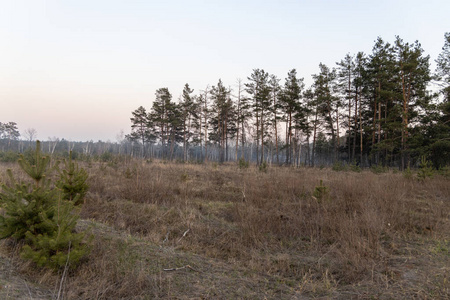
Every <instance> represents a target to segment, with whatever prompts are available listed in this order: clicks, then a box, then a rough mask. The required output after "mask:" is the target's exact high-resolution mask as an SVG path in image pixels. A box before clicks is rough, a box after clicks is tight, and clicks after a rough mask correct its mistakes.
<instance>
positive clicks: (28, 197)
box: [0, 141, 88, 268]
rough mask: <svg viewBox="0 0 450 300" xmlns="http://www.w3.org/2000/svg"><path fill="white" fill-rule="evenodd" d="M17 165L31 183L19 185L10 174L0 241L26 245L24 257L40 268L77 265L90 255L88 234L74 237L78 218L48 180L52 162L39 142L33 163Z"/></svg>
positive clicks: (1, 203)
mask: <svg viewBox="0 0 450 300" xmlns="http://www.w3.org/2000/svg"><path fill="white" fill-rule="evenodd" d="M18 163H19V165H20V167H21V169H22V170H23V171H24V172H25V173H26V174H27V175H28V176H29V177H30V179H31V181H32V182H31V183H30V182H28V183H27V182H25V183H23V182H17V181H16V180H15V179H14V177H13V174H12V171H11V170H8V171H7V174H8V176H9V178H10V183H9V184H3V185H2V190H1V193H0V207H1V208H2V210H3V213H2V214H1V215H0V238H1V239H4V238H9V237H11V238H14V239H16V240H21V241H24V242H25V245H24V246H23V247H22V251H21V255H22V257H24V258H29V259H31V260H32V261H34V262H35V263H36V264H37V265H39V266H47V267H51V268H59V267H63V266H64V265H66V264H68V263H71V264H72V265H73V264H76V263H77V262H78V261H79V260H80V259H81V257H83V256H84V255H86V254H87V252H88V247H87V245H86V244H85V243H83V242H84V240H85V233H84V232H80V233H75V225H76V222H77V220H78V218H79V215H78V213H77V212H76V211H75V210H74V204H73V203H71V202H70V201H66V200H64V199H63V198H62V191H61V190H60V189H59V188H57V187H54V186H53V185H52V184H51V181H50V180H49V179H48V178H50V177H51V176H49V175H50V172H51V171H52V168H50V167H49V166H50V158H49V157H48V156H44V155H42V154H41V150H40V143H39V141H38V142H37V143H36V151H35V155H34V158H33V160H32V162H31V163H30V161H27V160H26V159H24V157H23V156H21V158H20V159H19V162H18Z"/></svg>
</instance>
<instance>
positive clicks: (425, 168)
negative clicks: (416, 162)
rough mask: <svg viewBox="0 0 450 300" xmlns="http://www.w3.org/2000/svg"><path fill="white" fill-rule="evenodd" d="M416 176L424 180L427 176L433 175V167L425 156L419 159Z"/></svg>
mask: <svg viewBox="0 0 450 300" xmlns="http://www.w3.org/2000/svg"><path fill="white" fill-rule="evenodd" d="M417 177H418V178H419V179H420V180H425V179H427V178H428V177H429V178H431V177H433V167H432V164H431V162H430V161H428V160H427V159H426V158H425V156H422V157H421V160H420V169H419V171H418V172H417Z"/></svg>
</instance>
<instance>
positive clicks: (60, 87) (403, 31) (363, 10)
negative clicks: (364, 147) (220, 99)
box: [0, 0, 450, 142]
mask: <svg viewBox="0 0 450 300" xmlns="http://www.w3.org/2000/svg"><path fill="white" fill-rule="evenodd" d="M449 11H450V1H448V0H426V1H425V0H422V1H417V0H409V1H403V0H402V1H400V0H399V1H395V0H378V1H364V0H359V1H357V0H334V1H333V0H316V1H313V0H310V1H307V0H297V1H287V0H278V1H275V0H272V1H265V0H255V1H254V0H240V1H235V0H228V1H223V0H222V1H215V0H209V1H206V0H205V1H200V0H190V1H182V0H178V1H176V0H165V1H152V0H141V1H137V0H123V1H119V0H60V1H56V0H48V1H45V0H29V1H26V0H0V122H3V123H5V122H16V123H17V125H18V128H19V131H20V132H21V133H22V134H24V133H25V130H27V129H30V128H33V129H35V130H36V131H37V138H38V139H41V140H47V139H48V138H55V137H58V138H65V139H66V140H70V141H88V140H94V141H98V140H102V141H108V140H109V141H112V142H115V141H117V140H118V139H120V137H121V135H122V133H123V134H128V133H129V132H130V127H131V122H130V117H131V112H132V111H134V110H135V109H137V108H138V107H139V106H144V107H145V108H146V109H147V110H149V109H150V108H151V106H152V101H153V100H154V98H155V91H156V90H157V89H159V88H162V87H167V88H169V91H170V92H171V93H172V95H173V99H174V100H175V101H177V100H178V98H179V97H180V95H181V92H182V90H183V87H184V85H185V83H188V84H189V85H190V87H191V88H193V89H194V94H197V93H200V92H201V91H202V90H204V89H205V88H206V87H207V86H208V85H209V86H211V85H216V84H217V82H218V80H219V79H222V81H223V83H224V85H226V86H229V87H231V88H232V89H236V87H237V80H238V79H239V78H240V79H242V80H244V81H245V80H246V78H247V77H248V76H250V74H251V73H252V70H253V69H256V68H259V69H264V70H265V71H266V72H269V73H270V74H275V75H276V76H278V77H279V78H281V79H282V81H281V82H283V81H284V78H286V76H287V72H288V71H289V70H291V69H293V68H295V69H296V70H297V74H298V75H299V77H304V82H305V84H306V85H307V86H308V85H310V84H311V83H312V80H311V75H312V74H316V73H318V66H319V63H321V62H322V63H324V64H326V65H327V66H329V67H334V66H336V62H338V61H340V60H342V59H343V58H344V57H345V55H346V54H347V53H350V54H355V53H357V52H359V51H363V52H365V53H371V50H372V47H373V45H374V41H375V40H376V39H377V37H382V38H383V39H384V40H385V41H387V42H390V43H393V42H394V40H395V36H397V35H398V36H400V37H401V38H402V39H403V40H404V41H405V42H410V43H412V42H414V41H416V40H418V41H419V42H420V43H421V45H422V48H423V49H424V50H425V54H426V55H430V61H431V63H432V64H431V66H432V70H434V68H435V64H434V60H435V59H436V58H437V56H438V55H439V53H440V52H441V49H442V46H443V45H444V33H445V32H450V18H449V17H448V12H449Z"/></svg>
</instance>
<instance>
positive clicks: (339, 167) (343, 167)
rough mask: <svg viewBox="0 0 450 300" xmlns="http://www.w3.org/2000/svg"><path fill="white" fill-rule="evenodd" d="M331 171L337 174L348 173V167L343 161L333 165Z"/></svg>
mask: <svg viewBox="0 0 450 300" xmlns="http://www.w3.org/2000/svg"><path fill="white" fill-rule="evenodd" d="M331 169H332V170H333V171H336V172H340V171H347V166H346V165H344V163H343V162H342V161H337V162H335V163H334V164H333V167H332V168H331Z"/></svg>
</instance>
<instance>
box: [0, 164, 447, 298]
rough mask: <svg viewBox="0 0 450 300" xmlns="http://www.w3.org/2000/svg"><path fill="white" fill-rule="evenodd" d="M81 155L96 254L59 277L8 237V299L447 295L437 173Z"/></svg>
mask: <svg viewBox="0 0 450 300" xmlns="http://www.w3.org/2000/svg"><path fill="white" fill-rule="evenodd" d="M81 164H82V166H83V167H84V168H85V169H86V170H87V171H88V173H89V175H90V177H89V185H90V190H89V193H88V196H87V198H86V201H85V203H84V205H83V207H82V210H81V218H82V220H80V222H79V227H80V228H84V229H85V228H88V229H89V230H91V231H92V234H93V235H94V237H95V238H94V240H93V247H92V252H91V254H90V256H89V257H88V259H87V260H86V261H85V262H84V264H83V265H81V267H79V268H78V269H76V270H73V271H71V272H70V274H69V276H68V277H66V279H65V280H64V281H63V282H62V285H60V283H61V282H60V281H61V275H62V274H52V273H51V272H48V271H42V270H37V269H35V268H34V267H33V266H32V265H31V264H30V263H27V262H23V261H22V260H20V259H19V258H18V255H17V247H15V245H14V243H11V242H10V241H2V244H1V245H2V246H1V251H0V255H1V260H0V265H1V266H2V268H4V266H5V265H6V264H8V266H9V267H8V268H7V269H8V270H13V271H10V272H9V274H10V275H8V274H7V273H8V272H7V273H2V276H1V277H0V283H1V285H2V289H0V296H2V298H5V296H6V295H8V297H11V299H14V298H17V297H19V298H20V295H23V297H25V298H26V297H29V295H34V296H35V297H33V299H34V298H42V299H46V298H52V297H54V296H55V295H56V294H57V292H58V290H60V287H62V288H61V289H62V291H63V292H64V293H63V294H64V296H65V298H67V299H118V298H135V299H157V298H172V299H192V298H194V299H264V298H268V299H309V298H333V299H349V298H353V299H365V298H369V299H371V298H375V299H393V298H395V299H398V298H414V297H415V298H421V299H427V298H428V299H448V298H449V297H450V284H449V271H450V250H449V249H450V219H449V217H450V181H449V179H447V178H444V177H442V176H438V175H436V176H434V177H433V178H427V179H425V180H422V181H419V180H417V179H416V178H407V177H405V176H403V174H402V173H393V172H392V171H391V172H387V173H382V174H374V173H372V172H370V171H363V172H361V173H356V172H335V171H332V170H331V169H318V168H316V169H313V168H298V169H294V168H284V167H280V168H278V167H272V168H268V169H267V172H261V171H259V170H258V169H257V168H255V167H252V166H251V167H250V168H248V169H239V168H238V166H237V165H235V164H229V165H227V164H225V165H217V164H205V165H193V164H175V163H164V162H160V161H155V162H150V163H149V162H145V161H138V160H131V161H122V162H110V163H81ZM8 167H13V168H14V173H15V174H19V171H18V168H17V167H16V166H14V165H8V164H2V165H0V180H1V181H3V182H4V181H6V180H7V179H6V177H5V170H6V168H8ZM321 182H322V183H321ZM23 282H25V284H23ZM21 283H22V285H20V284H21ZM12 287H14V288H12ZM13 290H14V291H15V292H17V293H18V294H14V291H13ZM21 293H22V294H21ZM33 293H34V294H33ZM17 295H19V296H17Z"/></svg>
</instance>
